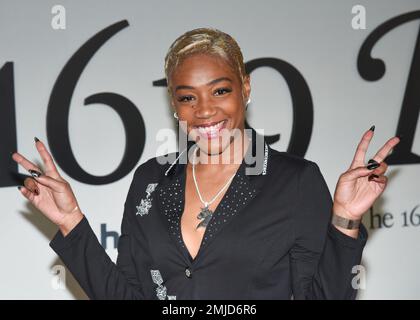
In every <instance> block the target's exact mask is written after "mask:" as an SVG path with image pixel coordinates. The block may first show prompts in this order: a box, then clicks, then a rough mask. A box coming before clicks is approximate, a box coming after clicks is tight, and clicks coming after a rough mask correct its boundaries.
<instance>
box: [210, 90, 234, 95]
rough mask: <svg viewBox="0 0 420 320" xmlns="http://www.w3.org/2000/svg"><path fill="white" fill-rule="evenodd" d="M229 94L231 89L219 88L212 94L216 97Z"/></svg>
mask: <svg viewBox="0 0 420 320" xmlns="http://www.w3.org/2000/svg"><path fill="white" fill-rule="evenodd" d="M229 92H232V89H229V88H219V89H216V90H215V91H214V94H215V95H216V96H221V95H224V94H226V93H229Z"/></svg>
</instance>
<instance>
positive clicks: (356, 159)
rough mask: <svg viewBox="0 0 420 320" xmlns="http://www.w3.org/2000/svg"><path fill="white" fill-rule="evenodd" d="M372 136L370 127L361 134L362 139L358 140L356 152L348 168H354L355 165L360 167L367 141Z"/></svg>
mask: <svg viewBox="0 0 420 320" xmlns="http://www.w3.org/2000/svg"><path fill="white" fill-rule="evenodd" d="M372 137H373V130H372V129H369V130H368V131H366V132H365V133H364V134H363V137H362V140H360V142H359V144H358V145H357V149H356V153H355V154H354V158H353V161H352V163H351V165H350V169H354V168H356V167H360V166H363V165H364V163H365V156H366V152H367V149H368V147H369V143H370V141H371V140H372Z"/></svg>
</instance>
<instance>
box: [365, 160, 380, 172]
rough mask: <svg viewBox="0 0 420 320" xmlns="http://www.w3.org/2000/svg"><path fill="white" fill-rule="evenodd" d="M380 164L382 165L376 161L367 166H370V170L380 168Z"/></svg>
mask: <svg viewBox="0 0 420 320" xmlns="http://www.w3.org/2000/svg"><path fill="white" fill-rule="evenodd" d="M375 162H376V161H375ZM379 166H380V164H379V163H377V162H376V163H371V164H370V165H368V166H367V167H366V168H368V169H369V170H374V169H376V168H378V167H379Z"/></svg>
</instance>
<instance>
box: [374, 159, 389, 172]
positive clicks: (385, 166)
mask: <svg viewBox="0 0 420 320" xmlns="http://www.w3.org/2000/svg"><path fill="white" fill-rule="evenodd" d="M387 170H388V164H387V163H386V162H385V161H383V162H381V163H380V165H379V167H378V168H376V169H375V170H373V171H372V173H373V174H376V175H378V176H380V175H383V174H384V173H385V172H386V171H387Z"/></svg>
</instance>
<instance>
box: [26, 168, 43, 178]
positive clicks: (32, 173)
mask: <svg viewBox="0 0 420 320" xmlns="http://www.w3.org/2000/svg"><path fill="white" fill-rule="evenodd" d="M28 171H29V173H30V174H31V176H32V177H34V178H38V177H39V176H41V172H39V171H36V170H32V169H29V170H28Z"/></svg>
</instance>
